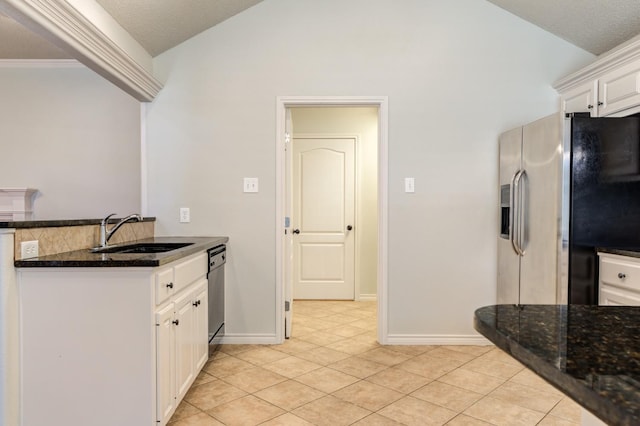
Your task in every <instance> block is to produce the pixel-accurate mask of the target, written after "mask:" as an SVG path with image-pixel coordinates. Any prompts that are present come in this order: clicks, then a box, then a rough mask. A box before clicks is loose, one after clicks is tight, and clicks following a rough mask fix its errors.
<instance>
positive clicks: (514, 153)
mask: <svg viewBox="0 0 640 426" xmlns="http://www.w3.org/2000/svg"><path fill="white" fill-rule="evenodd" d="M499 151H500V170H499V185H500V186H499V188H507V187H508V188H510V191H513V183H514V182H513V181H514V177H515V176H516V174H517V173H518V172H519V171H520V170H521V168H522V163H521V160H522V127H518V128H517V129H513V130H510V131H508V132H505V133H503V134H502V135H501V136H500V139H499ZM501 192H502V191H501ZM511 195H512V194H509V197H508V199H509V200H512V199H513V198H514V197H513V196H511ZM501 198H506V197H502V196H501ZM509 209H510V213H509V214H508V215H507V216H508V217H509V220H510V223H509V234H508V235H505V236H502V237H498V291H497V302H498V303H500V304H503V303H513V304H516V303H518V299H519V292H520V290H519V287H520V256H519V255H518V253H516V251H515V249H514V247H513V245H512V242H511V238H512V237H513V236H514V229H513V218H514V214H517V212H514V206H513V205H510V206H509Z"/></svg>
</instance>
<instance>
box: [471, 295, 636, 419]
mask: <svg viewBox="0 0 640 426" xmlns="http://www.w3.org/2000/svg"><path fill="white" fill-rule="evenodd" d="M474 327H475V329H476V330H478V332H480V333H481V334H482V335H484V336H485V337H487V338H488V339H489V340H491V341H492V342H493V343H494V344H495V345H496V346H498V347H499V348H500V349H502V350H504V351H505V352H507V353H509V354H510V355H511V356H513V357H514V358H515V359H517V360H518V361H520V362H521V363H523V364H524V365H526V366H527V367H529V368H530V369H531V370H533V371H534V372H536V373H537V374H538V375H540V376H541V377H543V378H544V379H546V380H547V381H548V382H549V383H551V384H552V385H554V386H555V387H556V388H558V389H559V390H561V391H562V392H564V393H565V394H567V395H568V396H570V397H571V398H572V399H574V400H575V401H576V402H578V403H579V404H580V405H582V406H583V407H585V408H586V409H587V410H589V411H591V412H592V413H593V414H595V415H596V416H598V417H599V418H600V419H602V420H603V421H605V422H606V423H607V424H609V425H638V424H640V307H621V306H585V305H570V306H566V305H554V306H549V305H521V306H514V305H496V306H487V307H484V308H480V309H478V310H477V311H476V312H475V315H474Z"/></svg>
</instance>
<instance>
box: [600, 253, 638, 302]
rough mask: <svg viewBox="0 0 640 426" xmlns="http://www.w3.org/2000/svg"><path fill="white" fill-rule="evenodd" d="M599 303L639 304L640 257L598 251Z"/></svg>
mask: <svg viewBox="0 0 640 426" xmlns="http://www.w3.org/2000/svg"><path fill="white" fill-rule="evenodd" d="M598 256H599V258H600V272H599V280H598V281H599V282H598V284H599V295H598V299H599V303H598V304H599V305H604V306H640V259H639V258H635V257H630V256H619V255H615V254H609V253H598Z"/></svg>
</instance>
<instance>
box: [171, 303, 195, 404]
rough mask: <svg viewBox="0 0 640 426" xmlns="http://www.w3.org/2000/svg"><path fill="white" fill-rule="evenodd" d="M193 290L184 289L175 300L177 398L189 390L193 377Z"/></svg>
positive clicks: (179, 398) (180, 397)
mask: <svg viewBox="0 0 640 426" xmlns="http://www.w3.org/2000/svg"><path fill="white" fill-rule="evenodd" d="M193 296H194V292H193V291H185V292H184V293H183V294H182V295H181V296H179V297H178V298H177V299H176V301H175V308H176V312H175V315H176V327H175V330H176V396H177V399H178V400H181V399H182V397H183V396H184V395H185V394H186V393H187V390H189V386H191V383H192V382H193V379H194V374H195V373H194V372H195V368H194V358H195V356H194V345H193V340H194V339H193V332H194V331H193V329H194V319H195V307H194V306H193V299H194V297H193Z"/></svg>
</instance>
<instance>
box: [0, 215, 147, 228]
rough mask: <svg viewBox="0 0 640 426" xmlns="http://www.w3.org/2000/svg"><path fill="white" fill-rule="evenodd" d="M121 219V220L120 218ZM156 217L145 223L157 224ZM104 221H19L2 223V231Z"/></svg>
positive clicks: (112, 220)
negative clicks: (4, 229)
mask: <svg viewBox="0 0 640 426" xmlns="http://www.w3.org/2000/svg"><path fill="white" fill-rule="evenodd" d="M120 219H121V218H120ZM155 220H156V218H155V217H144V218H142V221H143V222H155ZM117 221H118V218H111V219H110V220H109V223H116V222H117ZM100 222H102V219H61V220H55V219H54V220H18V221H15V222H2V221H0V229H3V228H16V229H18V228H54V227H60V226H83V225H100Z"/></svg>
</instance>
